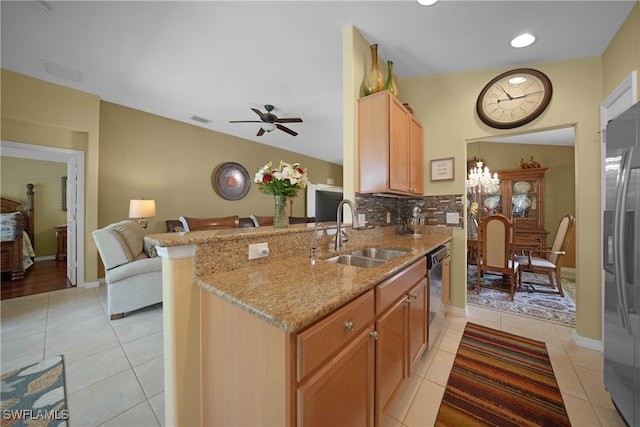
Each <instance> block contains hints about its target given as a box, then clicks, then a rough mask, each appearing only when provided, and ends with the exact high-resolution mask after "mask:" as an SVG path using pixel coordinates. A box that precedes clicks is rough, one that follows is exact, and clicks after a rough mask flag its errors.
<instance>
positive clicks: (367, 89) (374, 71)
mask: <svg viewBox="0 0 640 427" xmlns="http://www.w3.org/2000/svg"><path fill="white" fill-rule="evenodd" d="M370 47H371V68H369V72H368V73H367V75H366V76H365V78H364V82H363V83H362V85H363V87H364V94H365V96H367V95H371V94H372V93H376V92H380V91H381V90H383V89H384V80H383V77H382V71H380V68H379V67H378V45H377V44H375V43H374V44H372V45H371V46H370Z"/></svg>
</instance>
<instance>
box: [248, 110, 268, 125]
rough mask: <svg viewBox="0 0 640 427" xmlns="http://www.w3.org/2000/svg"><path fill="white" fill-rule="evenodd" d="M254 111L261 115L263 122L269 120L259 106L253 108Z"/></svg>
mask: <svg viewBox="0 0 640 427" xmlns="http://www.w3.org/2000/svg"><path fill="white" fill-rule="evenodd" d="M251 110H252V111H253V112H254V113H256V114H257V115H259V116H260V120H262V121H263V122H264V121H266V120H267V118H266V117H265V115H264V113H263V112H262V111H260V110H258V109H257V108H252V109H251Z"/></svg>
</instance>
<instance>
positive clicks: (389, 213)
mask: <svg viewBox="0 0 640 427" xmlns="http://www.w3.org/2000/svg"><path fill="white" fill-rule="evenodd" d="M387 224H391V212H387Z"/></svg>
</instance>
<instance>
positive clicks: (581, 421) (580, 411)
mask: <svg viewBox="0 0 640 427" xmlns="http://www.w3.org/2000/svg"><path fill="white" fill-rule="evenodd" d="M562 400H563V401H564V407H565V409H566V410H567V415H569V421H570V422H571V425H572V426H573V427H598V426H601V425H602V424H600V422H599V420H598V417H597V416H596V412H595V410H594V409H593V406H591V403H589V402H588V401H587V400H584V399H580V398H577V397H575V396H572V395H570V394H567V393H562ZM606 427H609V426H606Z"/></svg>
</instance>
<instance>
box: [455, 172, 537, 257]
mask: <svg viewBox="0 0 640 427" xmlns="http://www.w3.org/2000/svg"><path fill="white" fill-rule="evenodd" d="M547 169H548V168H529V169H513V170H504V171H497V173H498V177H499V178H500V186H499V188H495V189H494V191H485V190H475V191H474V190H473V189H471V190H469V193H468V195H467V196H468V200H469V206H470V209H471V210H475V209H474V208H473V205H472V204H473V203H474V202H475V203H477V205H476V206H477V212H476V213H475V216H476V219H477V221H478V222H480V221H481V220H482V218H484V217H486V216H488V215H493V214H496V213H498V214H503V215H505V216H506V217H508V218H510V219H511V220H512V221H513V222H514V223H515V227H516V247H517V248H520V249H526V248H536V247H539V246H546V240H547V235H548V234H549V232H548V231H547V230H546V229H545V224H544V175H545V172H546V171H547Z"/></svg>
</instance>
